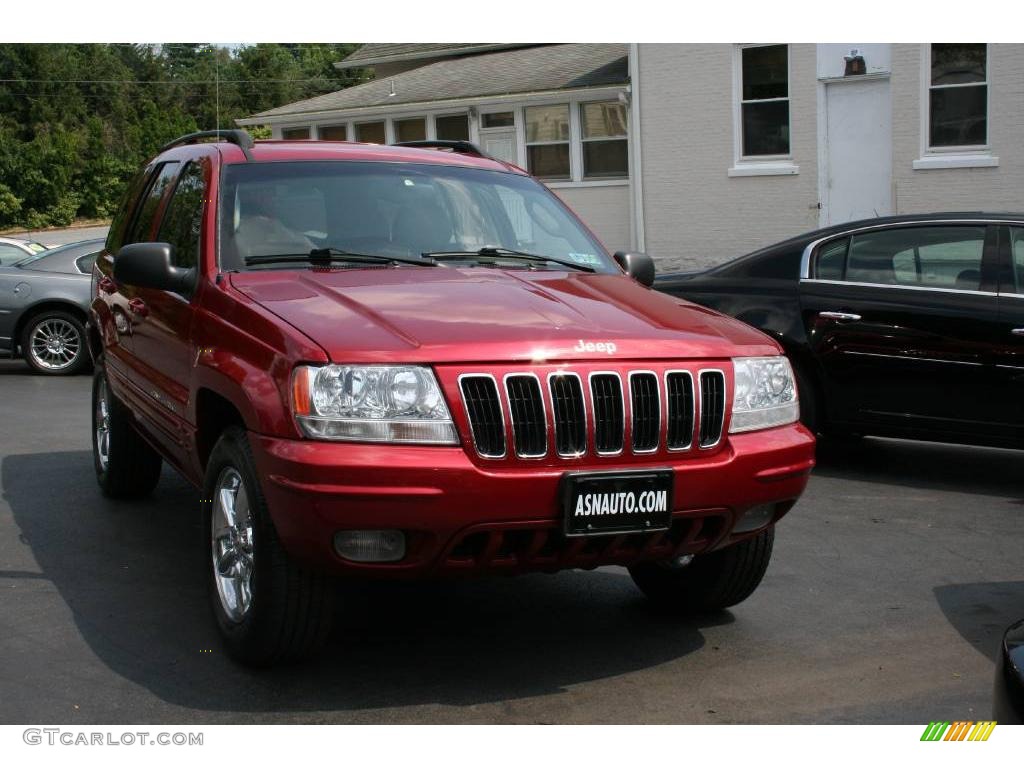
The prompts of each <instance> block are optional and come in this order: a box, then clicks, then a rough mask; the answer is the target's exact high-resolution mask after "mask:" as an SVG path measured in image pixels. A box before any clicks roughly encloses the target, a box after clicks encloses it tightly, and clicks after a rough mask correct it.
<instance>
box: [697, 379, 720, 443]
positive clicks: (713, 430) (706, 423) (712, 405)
mask: <svg viewBox="0 0 1024 768" xmlns="http://www.w3.org/2000/svg"><path fill="white" fill-rule="evenodd" d="M724 422H725V374H723V373H722V372H721V371H701V372H700V447H701V448H711V447H712V446H714V445H717V444H718V441H719V440H721V439H722V425H723V423H724Z"/></svg>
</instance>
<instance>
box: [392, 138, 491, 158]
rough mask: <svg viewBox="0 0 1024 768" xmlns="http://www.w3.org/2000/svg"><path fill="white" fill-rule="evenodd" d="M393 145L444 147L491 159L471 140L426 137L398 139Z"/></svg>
mask: <svg viewBox="0 0 1024 768" xmlns="http://www.w3.org/2000/svg"><path fill="white" fill-rule="evenodd" d="M391 146H393V147H415V148H417V149H444V150H447V151H449V152H455V153H457V154H460V155H475V156H476V157H485V158H487V159H491V158H490V156H489V155H486V154H484V152H483V150H482V149H480V147H478V146H477V145H476V144H473V143H472V142H469V141H461V140H454V141H453V140H449V139H426V140H425V141H396V142H395V143H394V144H392V145H391Z"/></svg>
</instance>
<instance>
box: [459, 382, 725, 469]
mask: <svg viewBox="0 0 1024 768" xmlns="http://www.w3.org/2000/svg"><path fill="white" fill-rule="evenodd" d="M655 368H656V370H632V371H631V370H608V369H604V370H601V369H597V370H592V369H591V367H590V366H586V365H584V366H581V368H580V370H566V369H565V368H562V367H555V366H551V367H547V368H545V367H543V366H542V367H541V368H540V369H538V370H537V371H536V372H533V371H517V370H515V369H514V368H511V369H509V368H501V369H498V370H494V371H493V373H491V372H479V373H477V372H473V373H464V374H461V375H458V376H457V380H458V387H459V390H460V394H461V395H462V401H463V405H464V407H465V415H466V419H467V421H468V424H469V431H470V435H471V437H472V441H473V444H474V447H475V449H476V452H477V454H478V455H480V456H482V457H484V458H487V459H504V458H506V457H508V458H513V457H514V458H517V459H547V461H548V462H551V461H552V460H555V459H573V458H579V457H581V456H586V455H587V454H591V455H594V454H596V455H597V456H601V457H612V456H618V455H620V454H622V453H623V451H630V452H632V453H633V454H657V453H658V452H659V451H686V450H690V449H693V448H699V449H701V450H708V449H711V448H714V447H715V446H717V445H718V444H719V443H720V442H721V440H722V434H723V430H724V429H725V416H726V413H725V411H726V405H727V393H726V379H725V374H724V373H723V372H722V371H721V370H717V369H710V370H708V369H704V370H701V369H699V368H697V367H694V368H692V369H690V370H687V369H684V368H682V367H681V366H676V367H668V366H655ZM454 378H455V374H453V379H454ZM453 383H454V381H453Z"/></svg>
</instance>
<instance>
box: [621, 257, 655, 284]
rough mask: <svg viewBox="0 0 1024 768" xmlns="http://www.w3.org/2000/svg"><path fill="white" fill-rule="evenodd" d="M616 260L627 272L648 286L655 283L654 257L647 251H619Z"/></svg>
mask: <svg viewBox="0 0 1024 768" xmlns="http://www.w3.org/2000/svg"><path fill="white" fill-rule="evenodd" d="M615 261H616V262H618V264H619V266H620V267H622V268H623V269H624V270H626V274H627V275H629V276H630V277H632V278H633V279H634V280H636V281H637V282H638V283H640V284H641V285H646V286H647V287H648V288H649V287H650V286H652V285H654V259H652V258H651V257H650V256H648V255H647V254H646V253H635V252H632V251H617V252H616V253H615Z"/></svg>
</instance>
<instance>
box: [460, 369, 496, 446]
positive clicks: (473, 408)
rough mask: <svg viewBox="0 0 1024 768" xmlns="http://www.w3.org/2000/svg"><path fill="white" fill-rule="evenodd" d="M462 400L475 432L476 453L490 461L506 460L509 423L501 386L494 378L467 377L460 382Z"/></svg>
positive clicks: (483, 376) (482, 376) (485, 376)
mask: <svg viewBox="0 0 1024 768" xmlns="http://www.w3.org/2000/svg"><path fill="white" fill-rule="evenodd" d="M459 386H460V388H461V389H462V400H463V402H464V403H465V404H466V413H467V414H468V415H469V423H470V426H471V427H472V429H473V443H474V444H475V445H476V452H477V453H479V454H480V455H481V456H483V457H485V458H488V459H500V458H503V457H504V456H505V419H504V417H503V416H502V412H501V401H500V400H499V399H498V386H497V384H496V383H495V381H494V377H493V376H490V375H476V374H474V375H471V376H463V377H461V379H460V380H459Z"/></svg>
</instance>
